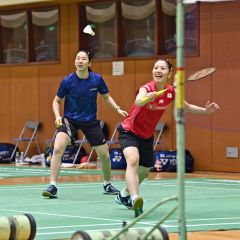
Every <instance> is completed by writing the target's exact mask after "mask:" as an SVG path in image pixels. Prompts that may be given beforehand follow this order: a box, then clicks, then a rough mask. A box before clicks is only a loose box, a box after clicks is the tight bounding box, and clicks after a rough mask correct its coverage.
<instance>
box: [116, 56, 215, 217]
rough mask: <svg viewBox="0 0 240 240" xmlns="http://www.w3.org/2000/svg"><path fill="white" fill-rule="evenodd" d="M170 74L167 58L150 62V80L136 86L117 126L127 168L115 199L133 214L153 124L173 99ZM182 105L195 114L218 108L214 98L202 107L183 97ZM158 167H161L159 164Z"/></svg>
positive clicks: (150, 161)
mask: <svg viewBox="0 0 240 240" xmlns="http://www.w3.org/2000/svg"><path fill="white" fill-rule="evenodd" d="M171 74H172V64H171V62H170V61H169V60H158V61H157V62H156V63H155V64H154V67H153V70H152V76H153V80H152V81H151V82H148V83H146V84H145V85H143V86H142V87H141V88H140V89H139V92H138V94H137V96H136V99H135V103H134V104H133V106H132V108H131V110H130V112H129V114H128V116H127V117H126V118H125V120H124V121H123V122H122V124H121V126H120V127H119V128H118V131H119V141H120V143H121V148H122V149H123V153H124V156H125V158H126V161H127V169H126V176H125V179H126V186H125V187H124V188H123V189H122V191H121V192H120V193H119V194H118V195H117V196H116V198H115V201H116V202H117V203H118V204H121V205H124V206H126V207H127V208H129V209H133V210H134V211H135V216H138V215H139V214H141V213H142V212H143V199H142V197H141V196H139V185H140V184H141V182H142V181H143V180H144V178H146V177H147V175H148V172H149V170H150V168H151V167H152V166H153V165H154V158H153V133H154V130H155V127H156V125H157V123H158V122H159V120H160V118H161V116H162V115H163V113H164V112H165V110H166V109H167V107H168V105H169V104H170V103H171V102H172V101H174V99H175V88H174V87H173V86H171V85H169V84H167V80H168V79H169V78H170V77H171ZM163 89H165V90H166V91H165V92H164V93H163V94H162V95H160V96H157V91H160V90H163ZM145 98H146V99H147V100H146V99H145ZM143 99H144V101H143ZM184 105H185V111H186V112H190V113H195V114H211V113H213V112H215V111H216V110H217V109H218V108H219V107H218V105H217V104H216V103H214V102H212V103H209V102H207V104H206V107H205V108H202V107H199V106H196V105H193V104H189V103H187V102H186V101H184ZM158 167H159V168H161V166H158Z"/></svg>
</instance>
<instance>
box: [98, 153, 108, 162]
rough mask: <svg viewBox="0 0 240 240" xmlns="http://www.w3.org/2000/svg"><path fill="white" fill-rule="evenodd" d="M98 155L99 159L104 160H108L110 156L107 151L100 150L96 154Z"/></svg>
mask: <svg viewBox="0 0 240 240" xmlns="http://www.w3.org/2000/svg"><path fill="white" fill-rule="evenodd" d="M98 157H99V158H100V160H102V161H104V160H109V159H110V156H109V153H108V152H107V151H104V152H101V153H99V154H98Z"/></svg>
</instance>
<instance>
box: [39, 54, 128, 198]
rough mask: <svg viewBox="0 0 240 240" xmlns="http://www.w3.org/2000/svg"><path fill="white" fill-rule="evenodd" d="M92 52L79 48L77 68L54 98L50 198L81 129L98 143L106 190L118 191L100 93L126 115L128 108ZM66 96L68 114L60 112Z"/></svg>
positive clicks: (92, 143) (55, 196) (91, 142)
mask: <svg viewBox="0 0 240 240" xmlns="http://www.w3.org/2000/svg"><path fill="white" fill-rule="evenodd" d="M90 64H91V56H90V54H89V53H88V52H87V51H83V50H82V51H80V52H78V54H77V56H76V59H75V67H76V71H75V72H73V73H71V74H69V75H68V76H67V77H65V78H64V79H63V80H62V82H61V84H60V87H59V89H58V91H57V94H56V96H55V98H54V100H53V112H54V115H55V124H56V126H57V135H56V138H55V142H54V150H53V156H52V159H51V179H50V185H49V186H48V187H47V188H46V189H45V190H44V191H43V193H42V195H43V196H44V197H47V198H57V197H58V196H57V180H58V175H59V172H60V168H61V159H62V156H63V153H64V151H65V149H66V147H67V145H69V144H71V143H73V142H74V140H76V139H77V131H78V130H81V131H82V132H83V134H84V135H85V136H86V138H87V140H88V141H89V143H90V144H91V146H93V147H94V149H95V151H96V153H97V155H98V157H99V159H100V160H101V161H102V172H103V178H104V183H103V193H105V194H118V192H119V191H118V190H117V189H116V188H115V187H114V186H113V185H112V184H111V182H110V177H111V161H110V156H109V149H108V145H107V143H106V139H105V136H104V134H103V131H102V129H101V126H100V121H99V120H98V119H97V95H98V93H100V94H101V95H102V97H103V99H104V100H105V102H107V103H108V104H109V105H110V106H111V107H112V108H113V109H115V111H117V113H119V114H121V115H122V116H123V117H126V116H127V112H126V111H124V110H122V109H121V108H120V107H119V106H118V105H117V104H116V102H115V101H114V99H113V98H112V97H111V96H110V95H109V90H108V88H107V85H106V83H105V82H104V80H103V78H102V76H101V75H100V74H97V73H94V72H92V71H91V69H90ZM63 100H64V115H63V117H62V116H61V115H60V105H61V102H62V101H63Z"/></svg>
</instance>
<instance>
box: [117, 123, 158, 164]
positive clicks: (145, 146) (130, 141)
mask: <svg viewBox="0 0 240 240" xmlns="http://www.w3.org/2000/svg"><path fill="white" fill-rule="evenodd" d="M117 130H118V132H119V141H120V144H121V148H122V150H123V149H124V148H127V147H136V148H137V149H138V151H139V156H140V159H139V165H141V166H143V167H153V166H154V157H153V136H152V137H150V138H148V139H144V138H141V137H139V136H137V135H135V134H134V133H133V132H131V131H126V130H125V129H124V128H123V127H122V126H120V127H118V129H117Z"/></svg>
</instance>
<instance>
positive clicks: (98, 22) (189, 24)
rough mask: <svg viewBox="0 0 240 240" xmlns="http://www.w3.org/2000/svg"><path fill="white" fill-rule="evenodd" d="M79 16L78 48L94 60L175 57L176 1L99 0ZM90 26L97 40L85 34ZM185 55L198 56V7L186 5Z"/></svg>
mask: <svg viewBox="0 0 240 240" xmlns="http://www.w3.org/2000/svg"><path fill="white" fill-rule="evenodd" d="M79 13H80V14H79V26H80V29H79V31H80V42H79V47H80V49H85V50H88V51H90V52H91V53H92V55H93V58H95V59H111V58H118V57H150V56H156V55H175V54H176V24H175V22H176V1H175V0H112V1H108V2H106V3H105V2H100V1H98V2H94V3H87V4H86V3H85V4H80V5H79ZM91 24H94V25H95V26H96V28H95V30H94V31H95V36H94V37H92V36H91V35H88V34H84V33H83V29H84V27H85V26H87V25H91ZM185 53H186V55H187V56H189V55H197V54H198V4H191V5H189V4H188V5H185Z"/></svg>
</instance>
